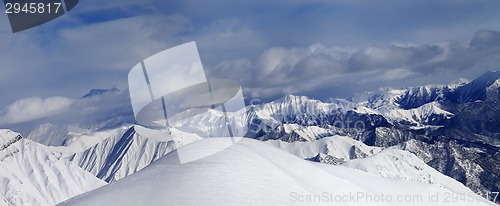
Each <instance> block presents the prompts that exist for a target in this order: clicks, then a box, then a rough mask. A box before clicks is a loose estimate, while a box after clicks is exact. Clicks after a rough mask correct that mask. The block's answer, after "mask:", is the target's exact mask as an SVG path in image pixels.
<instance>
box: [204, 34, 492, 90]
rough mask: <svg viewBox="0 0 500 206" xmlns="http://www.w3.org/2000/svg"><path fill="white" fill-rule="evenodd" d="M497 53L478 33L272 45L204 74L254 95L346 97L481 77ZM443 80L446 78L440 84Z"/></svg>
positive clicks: (489, 41) (487, 37) (490, 68)
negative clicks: (417, 40)
mask: <svg viewBox="0 0 500 206" xmlns="http://www.w3.org/2000/svg"><path fill="white" fill-rule="evenodd" d="M498 54H500V33H499V32H497V31H491V30H481V31H478V32H476V33H475V34H474V35H473V37H472V38H471V39H468V40H464V41H443V42H436V43H427V44H407V45H403V44H391V45H387V46H364V47H357V48H350V47H326V46H324V45H322V44H314V45H311V46H309V47H305V48H284V47H274V48H270V49H267V50H265V51H264V52H263V53H262V54H261V55H260V57H259V58H258V59H257V60H256V61H255V62H252V61H251V60H249V59H235V60H233V61H224V62H221V63H220V64H218V65H216V66H215V67H213V68H211V69H210V73H209V74H210V75H211V76H213V77H217V78H232V79H237V80H240V81H241V82H242V83H243V84H244V85H246V87H247V91H249V93H250V94H251V95H252V96H254V97H264V98H266V97H268V96H273V95H274V96H276V95H281V94H283V93H287V92H293V93H307V92H309V93H311V92H312V93H314V91H315V90H319V91H321V92H324V90H328V89H332V90H335V91H339V90H343V91H344V92H341V93H340V94H341V95H348V94H349V93H351V94H353V93H354V92H361V91H363V90H364V91H369V90H373V89H374V86H384V87H387V86H397V87H401V86H411V84H412V83H413V82H415V84H418V83H420V84H431V83H446V81H448V82H449V81H451V80H453V79H455V78H458V77H460V75H465V73H466V72H468V71H471V70H472V71H475V72H477V73H483V72H485V71H487V70H494V69H499V68H498V67H500V56H499V55H498ZM495 67H497V68H495ZM443 76H445V77H448V79H446V78H445V79H444V80H445V82H443V79H442V78H443ZM409 84H410V85H409ZM375 89H376V87H375ZM327 95H330V96H336V95H338V93H335V92H332V93H328V94H327Z"/></svg>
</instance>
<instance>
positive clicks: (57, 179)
mask: <svg viewBox="0 0 500 206" xmlns="http://www.w3.org/2000/svg"><path fill="white" fill-rule="evenodd" d="M105 184H106V183H105V182H104V181H102V180H100V179H98V178H96V177H95V176H93V175H92V174H90V173H88V172H86V171H85V170H83V169H81V168H80V167H78V166H77V165H76V164H73V163H71V162H70V161H69V160H68V159H66V158H63V157H62V155H61V154H60V153H57V152H53V151H52V149H50V148H48V147H46V146H43V145H41V144H38V143H36V142H33V141H30V140H28V139H24V138H22V137H21V136H20V135H19V134H18V133H15V132H12V131H10V130H0V205H10V206H12V205H30V206H31V205H54V204H57V203H59V202H61V201H64V200H66V199H68V198H71V197H73V196H76V195H79V194H81V193H84V192H87V191H90V190H93V189H95V188H98V187H101V186H103V185H105Z"/></svg>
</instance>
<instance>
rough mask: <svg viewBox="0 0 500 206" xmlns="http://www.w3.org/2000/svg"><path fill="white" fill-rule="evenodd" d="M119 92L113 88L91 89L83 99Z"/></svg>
mask: <svg viewBox="0 0 500 206" xmlns="http://www.w3.org/2000/svg"><path fill="white" fill-rule="evenodd" d="M118 92H120V90H119V89H118V88H116V87H115V86H113V87H111V88H109V89H92V90H90V91H89V92H88V93H87V94H85V95H84V96H83V97H82V99H83V98H89V97H93V96H97V95H102V94H113V93H118Z"/></svg>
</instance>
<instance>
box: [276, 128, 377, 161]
mask: <svg viewBox="0 0 500 206" xmlns="http://www.w3.org/2000/svg"><path fill="white" fill-rule="evenodd" d="M266 143H267V144H270V145H272V146H275V147H277V148H280V149H282V150H284V151H287V152H289V153H291V154H294V155H296V156H298V157H300V158H302V159H308V160H312V161H315V162H321V163H327V164H335V165H338V164H342V163H344V162H346V161H348V160H351V159H358V158H365V157H369V156H372V155H374V154H376V153H379V152H380V151H382V148H380V147H370V146H366V145H365V144H363V143H362V142H360V141H356V140H353V139H351V138H349V137H344V136H338V135H336V136H331V137H325V138H322V139H319V140H316V141H312V142H291V143H287V142H283V141H280V140H269V141H266Z"/></svg>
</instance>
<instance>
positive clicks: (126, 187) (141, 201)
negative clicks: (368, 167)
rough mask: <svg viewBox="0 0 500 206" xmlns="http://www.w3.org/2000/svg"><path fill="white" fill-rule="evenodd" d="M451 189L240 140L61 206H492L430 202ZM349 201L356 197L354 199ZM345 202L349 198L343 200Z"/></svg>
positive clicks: (155, 166) (205, 144)
mask: <svg viewBox="0 0 500 206" xmlns="http://www.w3.org/2000/svg"><path fill="white" fill-rule="evenodd" d="M220 143H221V139H219V138H211V139H205V140H201V141H197V142H195V143H192V144H189V145H186V146H185V147H182V148H181V150H183V152H185V153H192V154H198V155H199V154H201V153H207V154H209V153H211V150H213V149H214V148H217V147H218V145H219V144H220ZM360 180H362V181H360ZM447 186H449V185H439V184H429V183H422V182H412V181H405V180H394V179H387V178H381V177H377V176H374V175H372V174H369V173H366V172H360V171H357V170H354V169H351V168H347V167H343V166H333V165H327V164H321V165H318V163H313V162H310V161H305V160H303V159H300V158H298V157H295V156H293V155H291V154H289V153H287V152H285V151H282V150H280V149H277V148H275V147H272V146H270V145H267V144H265V143H263V142H259V141H256V140H250V139H242V140H240V141H239V142H238V143H236V144H235V145H233V146H232V147H229V148H227V149H225V150H223V151H221V152H219V153H216V154H214V155H212V156H208V157H206V158H203V159H200V160H198V161H195V162H190V163H187V164H180V163H179V161H178V158H177V152H172V153H170V154H168V155H166V156H165V157H163V158H161V159H160V160H158V161H156V162H154V163H152V164H151V165H149V166H148V167H146V168H145V169H143V170H141V171H139V172H137V173H135V174H133V175H131V176H129V177H126V178H124V179H123V180H121V181H117V182H115V183H113V184H110V185H108V186H106V187H102V188H99V189H97V190H94V191H91V192H89V193H86V194H84V195H81V196H78V197H76V198H73V199H71V200H69V201H67V202H65V203H62V204H61V205H110V204H113V205H220V206H224V205H257V206H258V205H265V206H267V205H429V204H433V205H454V206H455V205H464V206H470V205H477V206H481V205H494V204H493V203H489V202H487V201H485V200H484V199H481V198H479V197H476V196H474V197H473V199H472V200H471V202H448V203H446V202H445V201H444V200H443V199H442V197H441V199H439V200H437V202H430V201H429V196H430V195H431V194H432V195H433V194H439V195H445V194H448V195H458V192H460V191H461V190H460V188H458V189H457V188H448V187H447ZM361 194H362V195H371V196H377V197H380V196H381V195H383V196H384V197H385V198H384V201H373V200H371V201H370V200H369V199H366V198H363V197H359V196H358V195H361ZM349 195H351V196H352V195H355V196H356V197H358V198H356V197H355V201H354V200H351V199H349ZM403 195H413V196H419V195H420V196H421V197H422V199H421V201H422V202H418V201H411V200H408V201H404V200H402V201H398V199H399V198H397V197H399V196H403ZM342 196H346V197H347V198H344V199H343V200H342ZM338 197H340V199H338ZM388 197H391V200H392V201H391V202H388V201H387V198H388ZM475 198H477V199H475Z"/></svg>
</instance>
